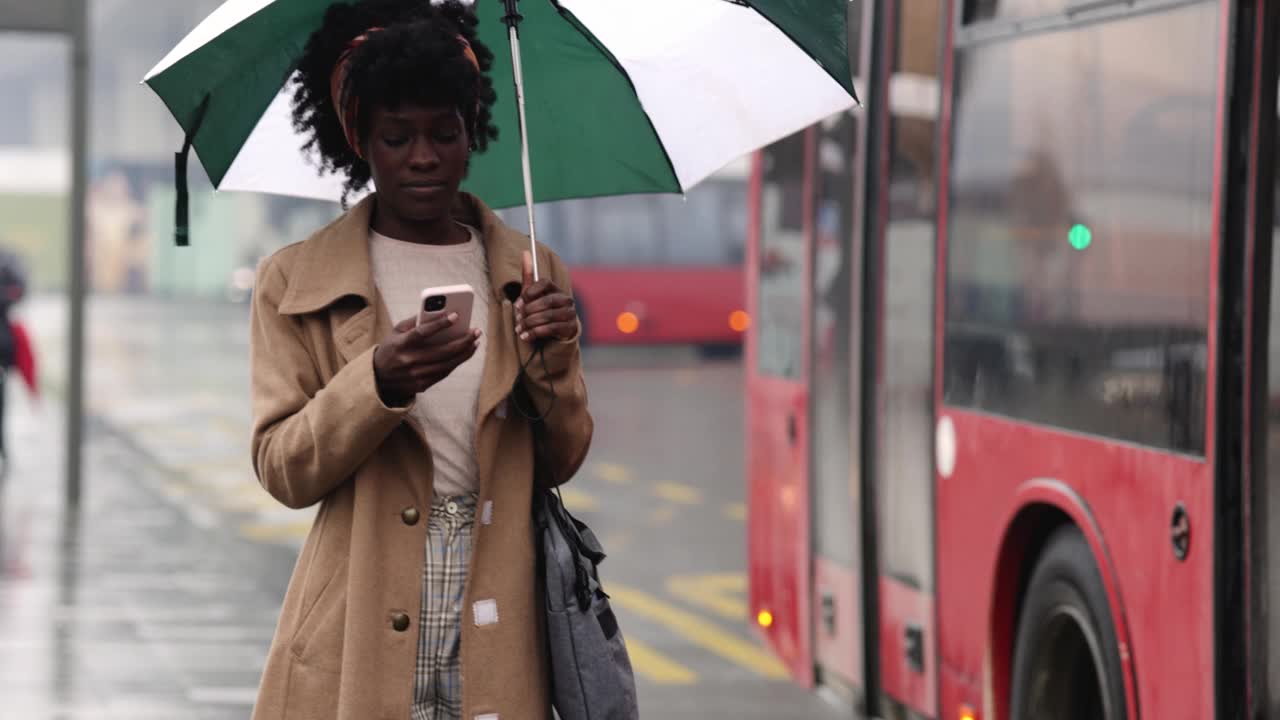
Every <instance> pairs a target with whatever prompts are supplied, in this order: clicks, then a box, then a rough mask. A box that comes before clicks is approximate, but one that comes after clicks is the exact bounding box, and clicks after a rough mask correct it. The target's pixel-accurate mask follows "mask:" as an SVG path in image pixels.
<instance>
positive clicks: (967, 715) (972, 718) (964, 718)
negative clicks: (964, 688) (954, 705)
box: [960, 705, 978, 720]
mask: <svg viewBox="0 0 1280 720" xmlns="http://www.w3.org/2000/svg"><path fill="white" fill-rule="evenodd" d="M960 720H978V713H977V712H975V711H974V709H973V708H972V707H971V706H969V705H961V706H960Z"/></svg>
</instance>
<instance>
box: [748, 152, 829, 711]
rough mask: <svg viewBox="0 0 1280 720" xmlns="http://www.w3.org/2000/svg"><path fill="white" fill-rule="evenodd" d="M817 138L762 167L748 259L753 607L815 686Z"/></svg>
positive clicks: (770, 157) (793, 668) (796, 673)
mask: <svg viewBox="0 0 1280 720" xmlns="http://www.w3.org/2000/svg"><path fill="white" fill-rule="evenodd" d="M813 147H814V135H813V132H812V131H805V132H802V133H798V134H796V135H793V136H791V137H789V138H787V139H785V140H782V141H780V142H778V143H775V144H774V145H772V146H770V147H768V148H766V149H765V150H763V151H762V152H761V153H760V154H759V155H758V156H757V160H756V163H757V165H756V168H755V177H754V178H753V180H754V182H755V183H756V184H757V187H756V188H754V189H753V193H752V196H753V199H754V203H753V204H754V205H755V207H753V208H752V215H753V218H752V223H751V227H752V235H753V237H752V238H751V242H750V243H749V250H748V256H747V272H749V273H751V274H752V275H753V282H750V283H748V285H749V286H750V288H751V296H750V297H748V303H749V306H750V307H751V308H752V311H751V312H752V314H753V315H754V323H755V328H756V329H755V332H753V333H751V335H750V339H749V342H748V345H747V368H746V377H747V438H748V453H747V459H748V468H749V469H748V477H749V483H750V487H749V491H748V492H749V497H748V519H747V523H748V557H749V558H750V563H751V567H750V568H749V576H750V585H749V598H750V607H751V611H752V613H753V615H754V619H755V620H756V622H757V624H758V625H759V627H760V628H761V630H762V632H763V633H764V635H765V637H766V638H767V640H768V642H769V644H770V645H771V646H772V647H773V649H774V651H775V652H776V653H777V654H778V656H779V657H780V658H781V659H782V661H783V663H784V664H785V665H786V666H787V668H788V669H789V670H790V672H791V674H792V676H793V677H794V678H795V680H796V681H797V682H799V683H801V684H803V685H805V686H809V685H811V684H812V682H813V652H812V642H811V639H810V628H811V620H810V602H809V598H810V562H811V553H810V542H809V527H810V525H809V471H808V465H809V462H808V460H809V430H808V425H809V389H808V388H809V385H808V375H809V372H808V367H809V360H808V357H809V353H808V348H809V327H810V323H809V317H810V311H809V293H808V290H807V288H808V287H809V281H810V276H811V268H810V258H811V255H810V250H809V248H810V233H811V231H812V222H811V218H812V214H813V213H812V205H813V203H812V183H811V182H809V181H807V180H806V178H811V177H812V175H811V173H810V172H809V170H810V167H811V164H812V161H813V160H812V159H813Z"/></svg>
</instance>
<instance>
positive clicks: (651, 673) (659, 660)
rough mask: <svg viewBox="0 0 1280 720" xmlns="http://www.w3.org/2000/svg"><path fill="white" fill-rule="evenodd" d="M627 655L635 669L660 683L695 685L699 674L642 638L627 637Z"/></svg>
mask: <svg viewBox="0 0 1280 720" xmlns="http://www.w3.org/2000/svg"><path fill="white" fill-rule="evenodd" d="M627 655H629V656H630V657H631V665H632V667H634V668H635V671H636V672H637V673H639V674H641V675H644V676H645V677H647V678H649V679H650V680H652V681H654V682H655V683H658V684H659V685H693V684H694V683H696V682H698V674H697V673H695V672H694V671H692V670H690V669H689V668H687V667H685V666H684V665H681V664H680V663H678V662H676V661H675V660H672V659H671V658H669V657H667V656H666V655H663V654H662V653H660V652H658V651H657V650H656V649H654V648H653V646H651V645H649V644H648V643H646V642H644V641H642V640H636V639H635V638H631V637H629V638H627Z"/></svg>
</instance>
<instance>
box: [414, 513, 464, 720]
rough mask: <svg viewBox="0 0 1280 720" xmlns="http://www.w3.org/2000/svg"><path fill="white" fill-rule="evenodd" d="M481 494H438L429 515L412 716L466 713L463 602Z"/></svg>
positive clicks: (450, 719) (438, 718)
mask: <svg viewBox="0 0 1280 720" xmlns="http://www.w3.org/2000/svg"><path fill="white" fill-rule="evenodd" d="M475 516H476V496H475V495H459V496H455V497H448V498H440V497H437V498H436V499H435V502H434V503H433V504H432V506H431V515H430V517H429V518H428V520H427V559H426V563H425V566H424V567H423V571H422V613H421V614H420V615H419V617H418V661H417V667H416V669H415V670H414V680H413V714H412V720H459V719H460V718H461V716H462V662H461V659H460V658H459V656H458V650H459V648H460V647H461V644H462V625H461V622H462V603H463V593H464V591H465V589H466V585H467V570H468V568H469V567H470V563H471V531H472V529H473V527H474V525H475Z"/></svg>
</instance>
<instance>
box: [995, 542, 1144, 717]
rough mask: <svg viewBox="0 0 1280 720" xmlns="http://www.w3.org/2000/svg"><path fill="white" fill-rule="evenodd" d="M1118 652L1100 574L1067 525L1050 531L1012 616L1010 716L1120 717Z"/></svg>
mask: <svg viewBox="0 0 1280 720" xmlns="http://www.w3.org/2000/svg"><path fill="white" fill-rule="evenodd" d="M1121 672H1122V671H1121V668H1120V652H1119V648H1118V646H1117V642H1116V633H1115V628H1114V626H1113V625H1112V623H1111V610H1110V606H1109V605H1108V603H1107V594H1106V591H1105V589H1104V588H1103V585H1102V576H1101V575H1100V574H1099V573H1098V567H1097V565H1096V564H1095V563H1094V561H1093V553H1092V552H1090V550H1089V544H1088V543H1087V542H1086V541H1085V539H1084V536H1083V535H1082V534H1081V533H1080V531H1079V529H1077V528H1076V527H1075V526H1074V525H1064V526H1063V527H1061V528H1059V529H1058V530H1057V531H1055V532H1054V534H1053V536H1052V537H1050V539H1049V542H1048V543H1047V544H1046V545H1045V550H1044V553H1043V554H1042V555H1041V556H1040V561H1039V562H1038V563H1037V564H1036V568H1035V571H1034V573H1032V576H1031V583H1030V584H1029V585H1028V589H1027V594H1026V597H1025V598H1024V600H1023V603H1022V613H1021V617H1020V618H1019V619H1018V637H1017V640H1016V642H1015V650H1014V655H1013V705H1012V707H1013V720H1073V719H1075V718H1097V719H1098V720H1124V719H1125V716H1126V707H1125V696H1124V681H1123V679H1122V675H1121Z"/></svg>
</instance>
